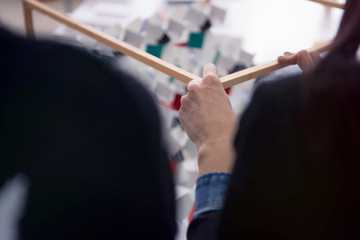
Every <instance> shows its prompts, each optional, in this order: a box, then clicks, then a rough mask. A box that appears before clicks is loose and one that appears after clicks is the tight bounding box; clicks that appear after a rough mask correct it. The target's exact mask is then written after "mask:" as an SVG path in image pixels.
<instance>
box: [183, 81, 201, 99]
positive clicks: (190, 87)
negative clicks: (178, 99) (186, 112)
mask: <svg viewBox="0 0 360 240" xmlns="http://www.w3.org/2000/svg"><path fill="white" fill-rule="evenodd" d="M198 89H199V85H198V84H191V85H188V92H189V93H194V92H196V91H197V90H198ZM184 97H185V96H184Z"/></svg>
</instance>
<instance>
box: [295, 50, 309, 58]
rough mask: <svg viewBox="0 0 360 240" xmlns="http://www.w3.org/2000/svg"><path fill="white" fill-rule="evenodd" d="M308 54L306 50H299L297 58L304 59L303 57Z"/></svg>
mask: <svg viewBox="0 0 360 240" xmlns="http://www.w3.org/2000/svg"><path fill="white" fill-rule="evenodd" d="M308 54H309V53H308V51H306V50H301V51H300V52H298V54H297V55H298V56H299V57H304V56H306V55H308Z"/></svg>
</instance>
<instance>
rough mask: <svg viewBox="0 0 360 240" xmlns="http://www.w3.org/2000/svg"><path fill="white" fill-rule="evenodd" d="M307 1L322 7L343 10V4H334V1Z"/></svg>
mask: <svg viewBox="0 0 360 240" xmlns="http://www.w3.org/2000/svg"><path fill="white" fill-rule="evenodd" d="M309 1H312V2H317V3H320V4H323V5H325V6H328V7H334V8H340V9H345V5H344V4H342V3H338V2H335V1H331V0H309Z"/></svg>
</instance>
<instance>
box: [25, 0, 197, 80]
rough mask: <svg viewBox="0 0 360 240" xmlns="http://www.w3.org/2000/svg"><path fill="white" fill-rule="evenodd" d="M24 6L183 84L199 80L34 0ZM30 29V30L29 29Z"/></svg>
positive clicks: (27, 23)
mask: <svg viewBox="0 0 360 240" xmlns="http://www.w3.org/2000/svg"><path fill="white" fill-rule="evenodd" d="M24 5H25V7H26V5H27V6H28V7H31V8H32V9H35V10H37V11H39V12H41V13H43V14H45V15H47V16H49V17H51V18H53V19H55V20H57V21H59V22H61V23H63V24H65V25H67V26H69V27H71V28H73V29H75V30H78V31H79V32H82V33H84V34H86V35H88V36H90V37H92V38H94V39H96V40H98V41H99V42H101V43H103V44H105V45H107V46H109V47H111V48H113V49H115V50H117V51H119V52H121V53H123V54H125V55H128V56H130V57H132V58H135V59H137V60H138V61H140V62H142V63H144V64H146V65H149V66H151V67H153V68H155V69H157V70H159V71H160V72H163V73H165V74H167V75H169V76H171V77H173V78H175V79H178V80H180V81H182V82H184V83H186V84H187V83H188V82H190V81H191V80H193V79H198V80H200V79H201V78H200V77H199V76H196V75H194V74H192V73H189V72H187V71H185V70H183V69H181V68H179V67H177V66H175V65H172V64H170V63H168V62H166V61H164V60H162V59H160V58H157V57H155V56H153V55H151V54H149V53H147V52H144V51H142V50H140V49H138V48H136V47H134V46H132V45H130V44H128V43H126V42H123V41H120V40H118V39H117V38H114V37H112V36H110V35H108V34H105V33H103V32H101V31H100V30H97V29H95V28H93V27H90V26H88V25H86V24H83V23H80V22H78V21H75V20H73V19H71V18H70V17H68V16H66V15H65V14H62V13H60V12H58V11H56V10H54V9H52V8H50V7H48V6H46V5H44V4H42V3H40V2H38V1H35V0H24ZM25 21H26V26H27V27H29V26H30V25H31V24H30V23H31V21H30V18H25ZM29 29H30V28H29ZM30 30H31V29H30Z"/></svg>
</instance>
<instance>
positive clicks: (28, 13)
mask: <svg viewBox="0 0 360 240" xmlns="http://www.w3.org/2000/svg"><path fill="white" fill-rule="evenodd" d="M23 11H24V20H25V31H26V36H28V37H29V38H34V37H35V31H34V23H33V15H32V9H31V7H30V6H28V5H27V4H26V3H25V2H24V3H23Z"/></svg>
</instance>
